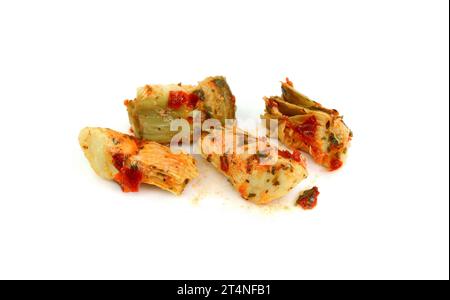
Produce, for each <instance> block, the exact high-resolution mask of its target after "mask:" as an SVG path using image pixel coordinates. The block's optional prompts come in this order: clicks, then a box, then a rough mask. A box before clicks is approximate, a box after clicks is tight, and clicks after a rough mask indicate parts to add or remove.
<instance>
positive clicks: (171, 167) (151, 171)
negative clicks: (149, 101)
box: [79, 128, 198, 195]
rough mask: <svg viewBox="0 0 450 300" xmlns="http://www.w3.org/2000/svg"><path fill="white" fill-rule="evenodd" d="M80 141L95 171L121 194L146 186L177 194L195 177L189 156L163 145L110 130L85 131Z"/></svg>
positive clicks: (193, 166)
mask: <svg viewBox="0 0 450 300" xmlns="http://www.w3.org/2000/svg"><path fill="white" fill-rule="evenodd" d="M79 142H80V146H81V148H82V149H83V152H84V154H85V156H86V158H87V159H88V161H89V163H90V165H91V167H92V168H93V169H94V171H95V172H96V173H97V174H98V175H99V176H100V177H102V178H104V179H107V180H114V181H116V182H117V183H119V185H120V186H121V187H122V190H123V191H124V192H137V191H139V186H140V184H141V183H146V184H150V185H154V186H157V187H159V188H161V189H163V190H166V191H169V192H171V193H173V194H175V195H180V194H181V193H182V192H183V190H184V188H185V187H186V185H187V183H188V182H189V181H190V180H191V179H194V178H196V177H197V176H198V171H197V167H196V166H195V160H194V159H193V157H191V156H190V155H186V154H173V153H171V152H170V149H169V148H168V147H166V146H163V145H160V144H158V143H156V142H149V141H140V140H138V139H136V138H134V137H132V136H129V135H126V134H122V133H119V132H116V131H113V130H111V129H104V128H85V129H83V130H82V131H81V132H80V136H79Z"/></svg>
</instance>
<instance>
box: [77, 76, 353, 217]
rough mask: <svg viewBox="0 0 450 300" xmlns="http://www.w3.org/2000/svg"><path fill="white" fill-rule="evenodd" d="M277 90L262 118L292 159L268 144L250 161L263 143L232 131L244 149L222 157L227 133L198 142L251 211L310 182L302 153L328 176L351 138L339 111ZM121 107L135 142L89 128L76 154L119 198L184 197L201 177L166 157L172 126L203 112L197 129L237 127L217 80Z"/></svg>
mask: <svg viewBox="0 0 450 300" xmlns="http://www.w3.org/2000/svg"><path fill="white" fill-rule="evenodd" d="M281 88H282V95H281V96H279V97H278V96H276V97H266V98H264V101H265V106H266V109H265V114H264V115H263V117H262V118H263V119H265V120H277V121H278V128H277V129H278V139H279V141H281V142H282V143H283V144H284V145H285V146H286V147H287V148H288V149H290V150H291V151H290V150H280V149H278V148H274V147H273V146H272V145H271V144H270V142H267V144H266V145H265V149H264V151H260V152H257V154H250V153H251V152H250V151H247V150H248V149H250V148H252V147H253V146H255V145H253V144H254V143H255V141H256V140H257V141H258V143H260V142H261V140H262V141H266V140H267V139H264V138H261V139H252V138H249V136H250V135H249V134H248V133H245V132H244V131H242V130H240V129H238V128H237V127H236V128H235V130H233V131H232V132H231V135H233V136H232V139H233V141H241V142H239V143H235V144H233V149H232V150H233V151H229V150H230V149H223V148H224V146H223V143H222V141H223V139H222V138H223V132H225V130H210V131H205V132H202V133H201V134H200V137H199V141H197V142H198V143H199V144H200V147H201V153H202V156H203V158H204V159H205V160H206V161H208V162H209V163H211V164H212V165H213V166H214V167H215V168H216V169H217V170H218V171H219V172H221V173H222V174H223V175H224V176H225V177H226V178H227V179H228V181H229V182H230V183H231V184H232V185H233V187H234V188H235V189H236V190H237V191H238V192H239V194H240V195H241V197H242V198H244V199H246V200H248V201H251V202H253V203H256V204H267V203H270V202H272V201H273V200H275V199H278V198H281V197H283V196H285V195H286V194H288V193H289V192H290V191H291V190H292V189H293V188H294V187H295V186H297V185H298V184H299V183H300V182H301V181H302V180H304V179H305V178H307V176H308V172H307V167H306V162H305V159H304V158H303V156H302V154H301V153H300V151H302V152H306V153H308V154H310V155H311V156H312V158H313V159H314V161H315V162H317V163H318V164H320V165H322V166H324V167H325V168H327V169H328V170H330V171H334V170H337V169H339V168H341V167H342V165H343V163H344V161H345V157H346V155H347V150H348V147H349V144H350V141H351V139H352V137H353V134H352V132H351V131H350V129H349V128H348V127H347V126H346V125H345V123H344V121H343V118H342V116H341V115H340V114H339V113H338V111H336V110H333V109H327V108H324V107H323V106H322V105H320V104H319V103H317V102H315V101H312V100H310V99H309V98H307V97H306V96H304V95H302V94H301V93H299V92H298V91H296V90H295V89H294V86H293V84H292V82H291V81H289V79H287V80H286V82H283V83H282V87H281ZM125 106H126V107H127V110H128V117H129V120H130V124H131V129H130V130H131V132H132V133H133V135H128V134H123V133H119V132H116V131H113V130H111V129H106V128H92V127H88V128H85V129H83V130H82V131H81V133H80V135H79V142H80V146H81V148H82V150H83V152H84V154H85V156H86V158H87V159H88V161H89V163H90V165H91V167H92V168H93V169H94V171H95V172H96V173H97V174H98V175H99V176H100V177H102V178H104V179H107V180H114V181H115V182H117V183H118V184H119V185H120V186H121V188H122V190H123V191H124V192H138V191H139V187H140V185H141V184H142V183H145V184H149V185H153V186H157V187H159V188H161V189H163V190H166V191H169V192H171V193H173V194H175V195H180V194H182V192H183V191H184V189H185V187H186V186H187V184H188V183H189V182H190V181H191V180H192V179H195V178H196V177H197V176H198V175H199V172H198V169H197V167H196V163H195V160H194V158H193V156H192V155H189V154H185V153H178V152H177V153H173V152H172V151H171V150H170V148H169V146H168V145H169V144H170V143H171V141H172V138H173V137H174V136H175V135H176V134H177V131H171V122H172V121H174V120H177V119H184V120H187V121H188V122H189V124H192V123H193V120H194V112H200V116H201V121H202V122H203V121H205V120H209V119H216V120H218V121H220V123H221V125H222V126H223V127H225V121H226V120H230V119H231V120H235V119H236V98H235V97H234V95H233V94H232V92H231V89H230V87H229V85H228V83H227V81H226V79H225V78H224V77H221V76H218V77H209V78H206V79H205V80H204V81H202V82H200V83H199V84H198V85H197V86H190V85H182V84H171V85H146V86H144V87H142V88H139V89H138V91H137V96H136V98H135V99H134V100H126V101H125ZM266 124H269V122H266ZM228 134H230V133H228ZM241 137H242V138H241ZM194 142H195V141H194ZM255 147H257V146H255ZM258 149H259V148H258ZM265 159H274V160H273V161H274V163H272V164H267V163H263V160H265ZM318 195H319V191H318V189H317V187H313V188H312V189H310V190H307V191H304V192H303V193H302V195H300V197H299V198H298V201H297V202H296V204H297V205H299V206H301V207H302V208H304V209H312V208H314V207H315V206H316V205H317V196H318Z"/></svg>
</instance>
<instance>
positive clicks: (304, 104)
mask: <svg viewBox="0 0 450 300" xmlns="http://www.w3.org/2000/svg"><path fill="white" fill-rule="evenodd" d="M282 92H283V94H282V97H270V98H264V99H265V102H266V111H265V115H264V116H263V118H265V119H278V122H279V123H278V125H279V128H278V138H279V140H280V141H281V142H283V143H284V144H285V145H286V146H288V147H289V148H291V149H294V150H301V151H304V152H307V153H309V154H310V155H311V156H312V157H313V158H314V160H315V161H316V162H317V163H319V164H321V165H323V166H324V167H326V168H328V169H329V170H331V171H333V170H337V169H339V168H340V167H342V165H343V163H344V160H345V158H346V156H347V150H348V147H349V146H350V141H351V140H352V137H353V133H352V132H351V130H350V129H349V128H348V127H347V125H346V124H345V123H344V121H343V117H342V116H341V115H340V114H339V112H338V111H337V110H332V109H327V108H325V107H323V106H322V105H320V104H319V103H317V102H315V101H313V100H310V99H309V98H308V97H306V96H304V95H302V94H301V93H299V92H298V91H296V90H295V89H294V86H293V84H292V82H290V81H289V80H287V81H286V82H284V83H282Z"/></svg>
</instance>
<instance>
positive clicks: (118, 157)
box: [112, 153, 125, 172]
mask: <svg viewBox="0 0 450 300" xmlns="http://www.w3.org/2000/svg"><path fill="white" fill-rule="evenodd" d="M112 158H113V164H114V167H115V168H116V169H117V170H118V171H119V172H120V170H121V169H122V168H123V165H124V163H125V156H124V155H123V154H121V153H117V154H114V155H113V157H112Z"/></svg>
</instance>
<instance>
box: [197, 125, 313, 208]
mask: <svg viewBox="0 0 450 300" xmlns="http://www.w3.org/2000/svg"><path fill="white" fill-rule="evenodd" d="M239 135H240V136H241V137H239ZM225 140H231V141H233V144H232V145H231V147H230V146H229V145H224V144H223V141H225ZM201 151H202V156H203V157H204V158H205V159H206V160H207V161H208V162H209V163H211V164H212V165H213V166H214V167H215V168H216V169H217V170H218V171H219V172H221V173H222V174H223V175H224V176H225V177H226V178H227V179H228V181H229V182H230V183H231V184H232V185H233V187H234V188H235V189H236V190H237V191H238V193H239V194H240V195H241V197H242V198H244V199H246V200H248V201H250V202H253V203H256V204H268V203H270V202H272V201H273V200H275V199H278V198H281V197H283V196H285V195H286V194H288V193H289V192H290V191H291V190H292V189H293V188H294V187H295V186H297V185H298V184H299V183H300V182H301V181H302V180H304V179H305V178H306V177H307V176H308V173H307V170H306V162H305V160H304V158H303V157H302V156H301V154H300V152H299V151H295V152H294V153H291V152H290V151H281V150H278V147H275V146H271V145H270V143H268V141H267V140H266V139H264V138H260V140H259V141H257V140H254V139H253V138H251V137H249V135H247V134H246V133H243V131H240V130H239V132H226V131H225V133H224V130H213V131H211V132H209V133H206V132H204V133H203V134H202V142H201Z"/></svg>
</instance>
